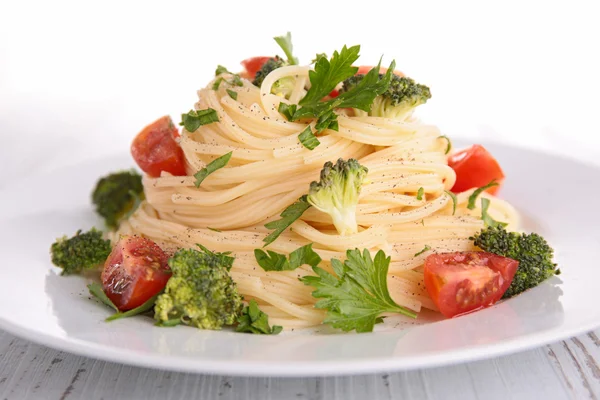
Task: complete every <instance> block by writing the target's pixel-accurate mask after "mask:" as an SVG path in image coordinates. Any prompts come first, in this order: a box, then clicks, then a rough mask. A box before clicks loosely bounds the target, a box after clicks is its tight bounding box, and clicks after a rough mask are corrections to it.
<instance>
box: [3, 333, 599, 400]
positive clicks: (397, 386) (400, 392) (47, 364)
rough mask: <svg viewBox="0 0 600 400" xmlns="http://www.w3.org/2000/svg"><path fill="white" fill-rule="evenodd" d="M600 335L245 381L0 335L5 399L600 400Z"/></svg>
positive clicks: (590, 334) (238, 378)
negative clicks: (392, 368)
mask: <svg viewBox="0 0 600 400" xmlns="http://www.w3.org/2000/svg"><path fill="white" fill-rule="evenodd" d="M599 336H600V330H599V331H596V332H590V333H588V334H587V335H582V336H579V337H577V338H573V339H570V340H566V341H563V342H560V343H556V344H552V345H550V346H544V347H542V348H539V349H536V350H532V351H527V352H524V353H519V354H514V355H510V356H506V357H501V358H497V359H492V360H484V361H478V362H473V363H468V364H461V365H455V366H450V367H444V368H434V369H429V370H416V371H409V372H398V373H393V372H390V373H384V374H376V375H364V376H363V375H360V376H347V377H330V378H298V379H293V378H241V377H229V376H209V375H194V374H186V373H175V372H168V371H158V370H150V369H145V368H138V367H131V366H126V365H119V364H114V363H109V362H104V361H98V360H93V359H90V358H86V357H79V356H75V355H72V354H68V353H64V352H61V351H56V350H53V349H49V348H47V347H44V346H39V345H37V344H33V343H30V342H27V341H24V340H21V339H18V338H16V337H14V336H12V335H10V334H8V333H5V332H2V331H0V399H2V400H17V399H57V400H65V399H89V400H96V399H97V400H101V399H104V400H109V399H143V400H154V399H157V400H167V399H168V400H175V399H221V400H229V399H240V400H241V399H248V400H254V399H256V400H288V399H294V400H309V399H310V400H351V399H356V400H362V399H369V400H374V399H386V400H388V399H432V400H433V399H443V400H451V399H460V400H470V399H507V400H508V399H598V398H599V397H600V368H599V364H600V340H599V339H598V337H599Z"/></svg>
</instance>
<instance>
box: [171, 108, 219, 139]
mask: <svg viewBox="0 0 600 400" xmlns="http://www.w3.org/2000/svg"><path fill="white" fill-rule="evenodd" d="M213 122H219V115H218V114H217V111H216V110H213V109H212V108H207V109H206V110H190V112H188V113H187V114H181V122H180V123H179V125H183V127H184V128H185V130H186V131H188V132H190V133H191V132H196V130H197V129H198V128H200V126H202V125H208V124H212V123H213Z"/></svg>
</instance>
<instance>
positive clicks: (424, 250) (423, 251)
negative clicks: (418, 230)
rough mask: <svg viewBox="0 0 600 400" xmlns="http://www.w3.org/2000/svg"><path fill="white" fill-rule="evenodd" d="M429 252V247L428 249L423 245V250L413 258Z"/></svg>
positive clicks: (427, 246)
mask: <svg viewBox="0 0 600 400" xmlns="http://www.w3.org/2000/svg"><path fill="white" fill-rule="evenodd" d="M429 250H431V247H429V245H428V244H426V245H425V247H423V250H421V251H420V252H418V253H416V254H415V257H419V256H420V255H421V254H423V253H425V252H426V251H429Z"/></svg>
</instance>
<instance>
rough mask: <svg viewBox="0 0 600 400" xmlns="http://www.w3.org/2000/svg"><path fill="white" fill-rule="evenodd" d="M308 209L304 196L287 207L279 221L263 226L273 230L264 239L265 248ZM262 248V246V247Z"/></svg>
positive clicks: (308, 205)
mask: <svg viewBox="0 0 600 400" xmlns="http://www.w3.org/2000/svg"><path fill="white" fill-rule="evenodd" d="M309 208H310V204H308V201H307V200H306V195H304V196H302V197H300V198H299V199H298V200H297V201H296V202H295V203H294V204H292V205H290V206H289V207H287V208H286V209H285V210H283V211H282V212H281V214H280V217H281V219H278V220H277V221H271V222H269V223H267V224H265V228H267V229H274V231H273V232H271V233H270V234H268V235H267V236H266V237H265V238H264V239H263V242H265V246H267V245H269V244H271V243H273V242H274V241H275V239H277V238H278V237H279V235H281V233H282V232H283V231H285V230H286V229H287V228H288V227H289V226H290V225H291V224H293V223H294V221H296V220H297V219H298V218H300V217H301V216H302V214H304V211H306V210H308V209H309ZM263 247H264V246H263Z"/></svg>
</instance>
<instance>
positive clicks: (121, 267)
mask: <svg viewBox="0 0 600 400" xmlns="http://www.w3.org/2000/svg"><path fill="white" fill-rule="evenodd" d="M168 258H169V257H168V256H167V255H166V254H165V252H164V251H162V249H161V248H160V247H159V246H158V245H157V244H156V243H154V242H153V241H152V240H150V239H146V238H143V237H140V236H121V238H120V239H119V241H118V242H117V244H116V245H115V247H113V250H112V252H111V253H110V255H109V256H108V258H107V259H106V262H105V264H104V269H103V270H102V276H101V278H102V288H103V289H104V293H106V295H107V296H108V298H109V299H110V300H111V301H112V302H113V303H114V304H115V305H116V306H117V308H118V309H119V310H120V311H127V310H131V309H132V308H136V307H139V306H141V305H142V304H144V303H145V302H146V301H148V300H149V299H150V298H152V297H153V296H155V295H157V294H158V293H159V292H160V291H161V290H163V288H164V287H165V285H166V284H167V281H168V280H169V278H170V277H171V270H170V269H169V265H168V264H167V261H168Z"/></svg>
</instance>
